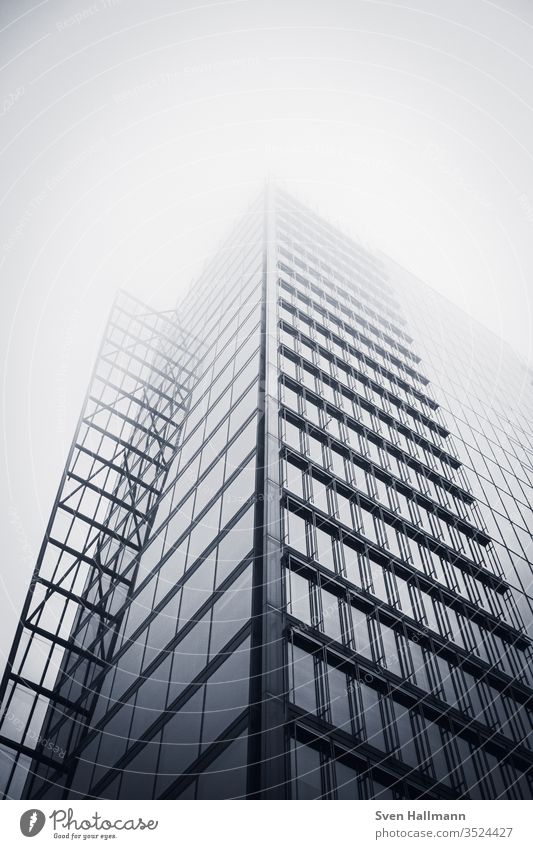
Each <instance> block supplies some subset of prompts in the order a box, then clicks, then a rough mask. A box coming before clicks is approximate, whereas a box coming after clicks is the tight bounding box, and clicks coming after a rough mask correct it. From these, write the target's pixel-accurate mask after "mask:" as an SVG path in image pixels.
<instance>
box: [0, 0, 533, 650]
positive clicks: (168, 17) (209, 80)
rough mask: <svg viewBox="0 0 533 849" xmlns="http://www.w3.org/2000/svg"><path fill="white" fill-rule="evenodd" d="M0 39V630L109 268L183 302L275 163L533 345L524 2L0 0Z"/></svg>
mask: <svg viewBox="0 0 533 849" xmlns="http://www.w3.org/2000/svg"><path fill="white" fill-rule="evenodd" d="M0 41H1V56H2V61H1V65H2V70H1V75H0V85H1V100H0V131H1V135H0V145H1V160H0V162H1V165H2V175H3V176H2V180H1V185H0V227H1V236H0V271H1V274H2V289H1V298H2V309H1V316H0V320H1V322H2V334H1V343H0V344H1V346H2V364H3V370H2V430H3V443H2V471H3V477H2V479H3V482H4V485H3V487H2V494H1V497H2V501H1V505H0V506H1V508H2V509H1V511H0V515H1V517H2V540H3V545H2V551H3V557H4V562H3V569H2V571H1V574H0V579H1V580H2V581H3V589H4V616H3V617H2V626H1V629H0V650H2V648H4V647H5V646H6V645H7V643H8V642H9V640H10V638H11V635H12V632H13V628H14V625H15V622H16V619H17V617H18V613H19V610H20V606H21V603H22V599H23V595H24V593H25V589H26V586H27V582H28V578H29V575H30V573H31V569H32V567H33V561H34V559H35V554H36V552H37V548H38V545H39V543H40V539H41V536H42V532H43V529H44V525H45V522H46V519H47V516H48V513H49V509H50V504H51V500H52V498H53V495H54V492H55V489H56V487H57V483H58V479H59V475H60V472H61V469H62V466H63V463H64V459H65V455H66V452H67V449H68V445H69V442H70V438H71V435H72V430H73V427H74V423H75V421H76V418H77V415H78V412H79V407H80V403H81V400H82V398H83V395H84V391H85V387H86V383H87V379H88V375H89V372H90V368H91V365H92V361H93V357H94V352H95V349H96V346H97V343H98V339H99V336H100V333H101V330H102V327H103V323H104V321H105V318H106V315H107V312H108V308H109V305H110V302H111V300H112V298H113V295H114V292H115V290H116V288H117V287H118V286H122V287H125V288H127V289H129V290H131V291H132V292H133V293H134V294H136V295H137V296H138V297H140V298H142V299H143V300H146V301H148V302H150V303H152V304H153V305H154V307H156V308H168V307H170V306H172V305H173V304H174V302H175V300H176V297H177V295H178V293H179V292H180V291H181V290H182V289H183V287H185V286H186V285H187V284H188V283H189V281H190V280H191V277H192V276H193V275H194V273H195V272H196V271H197V270H198V268H199V267H200V266H201V264H202V262H203V260H204V258H205V256H206V255H209V254H210V253H211V252H212V250H213V249H214V248H215V247H216V245H217V244H218V243H219V242H220V240H221V239H222V238H223V236H224V233H225V232H227V230H228V229H229V227H230V226H231V221H232V218H233V217H234V216H235V215H238V214H239V213H241V212H242V211H243V209H244V208H245V207H246V205H247V203H248V200H249V199H250V198H251V197H252V196H253V195H254V194H255V193H256V192H257V190H258V188H259V187H260V185H261V184H262V181H263V179H264V176H265V174H266V173H268V172H271V173H273V174H274V175H275V176H276V177H278V178H279V179H280V180H282V181H283V182H284V184H285V185H286V186H287V188H289V189H292V190H293V191H294V192H295V193H296V194H297V195H298V196H299V197H300V198H301V199H302V200H304V201H307V202H309V203H310V204H311V205H312V206H313V207H315V208H316V209H317V210H318V211H319V212H321V213H323V214H324V215H326V216H328V217H329V218H330V219H333V220H334V221H337V222H338V223H339V224H341V225H342V226H343V227H344V228H345V229H346V230H347V231H349V232H353V233H354V234H355V235H359V236H361V237H362V238H363V239H364V240H365V241H367V242H369V243H370V244H373V245H375V246H377V247H379V248H380V249H382V250H383V251H385V252H386V253H389V254H390V255H391V256H392V257H394V258H395V259H396V260H397V261H398V262H400V263H401V264H402V265H404V266H406V267H407V268H409V269H410V270H412V271H414V272H415V273H416V274H418V275H419V276H420V277H422V278H423V279H425V280H427V281H428V282H430V283H431V284H432V285H433V286H434V287H435V288H437V289H439V290H440V291H443V292H445V293H446V294H448V296H449V297H450V298H451V299H452V300H454V301H456V302H457V303H459V304H460V305H462V306H463V307H464V308H465V309H466V310H467V311H468V312H470V313H471V314H472V315H475V316H477V317H478V318H479V320H480V321H482V322H483V323H485V324H487V325H488V326H490V327H491V328H493V329H494V330H495V331H496V332H498V333H499V334H500V335H502V336H503V337H504V338H506V339H508V340H509V341H510V342H511V343H512V344H513V345H514V346H515V347H516V348H517V349H518V350H519V351H520V352H521V353H522V354H523V356H525V357H526V358H531V338H532V334H531V327H532V313H533V307H532V298H531V280H532V272H533V252H532V248H531V245H532V243H533V168H532V156H533V145H532V137H533V95H532V94H531V92H532V91H533V86H532V83H533V59H531V57H532V56H533V50H532V46H533V7H532V5H531V3H530V2H529V1H528V0H507V2H504V3H493V2H485V0H469V2H467V3H465V2H464V0H409V2H405V3H403V2H394V0H392V1H391V2H379V0H378V2H366V1H365V2H363V1H362V0H346V2H341V0H328V1H327V2H323V1H322V2H313V0H305V2H287V0H284V2H279V0H268V2H267V0H255V2H254V0H237V2H221V3H217V2H210V3H209V2H205V3H198V2H193V0H189V2H183V3H182V2H175V0H174V1H173V2H170V0H144V2H138V0H96V2H91V1H90V0H71V2H58V1H57V0H49V2H47V0H44V2H37V3H30V2H25V0H3V2H2V4H1V6H0Z"/></svg>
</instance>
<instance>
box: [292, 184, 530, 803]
mask: <svg viewBox="0 0 533 849" xmlns="http://www.w3.org/2000/svg"><path fill="white" fill-rule="evenodd" d="M277 242H278V263H277V264H278V272H279V277H278V293H279V361H278V362H279V380H280V409H281V431H280V439H281V442H282V481H283V490H282V504H283V513H284V518H283V528H284V531H283V533H284V544H285V552H284V557H283V560H284V566H285V570H286V572H285V585H286V603H287V623H288V628H289V632H290V637H289V655H288V661H287V663H288V671H289V705H290V706H289V715H290V716H291V717H292V720H293V726H292V732H291V737H292V739H291V743H290V747H291V778H292V793H293V795H294V796H296V797H297V798H317V797H321V798H400V799H401V798H420V797H423V798H440V799H442V798H458V797H459V798H489V799H491V798H526V799H527V798H530V797H531V792H532V788H531V784H530V783H529V782H528V775H529V779H530V777H531V765H532V760H531V756H532V753H531V748H532V742H531V707H532V703H531V687H532V684H533V680H532V673H531V648H530V643H529V641H528V639H527V636H526V626H528V625H530V623H531V608H530V606H529V605H528V602H527V599H526V596H525V594H524V588H525V586H524V585H525V582H527V580H528V577H527V576H528V575H530V564H529V563H528V560H527V557H528V546H530V540H531V536H530V534H529V533H528V532H527V530H526V528H527V524H526V521H527V520H526V519H525V517H526V516H527V511H528V508H527V506H526V502H527V500H528V496H527V492H526V491H525V490H523V489H521V488H520V487H519V484H518V481H517V482H516V483H517V485H516V487H515V489H513V490H511V484H508V485H507V486H506V487H505V491H506V493H507V508H508V509H507V523H506V524H505V526H504V522H505V520H504V518H503V513H504V511H503V510H502V509H501V507H500V512H499V513H497V515H496V514H495V513H494V507H493V505H494V506H495V505H496V504H501V503H502V502H503V501H504V498H503V497H502V498H501V499H500V500H499V501H498V502H496V501H494V500H493V492H492V491H491V490H490V489H489V487H490V485H491V484H490V483H489V480H488V479H492V481H495V480H496V481H498V482H499V480H500V479H499V478H498V477H497V472H498V471H499V467H498V466H497V465H496V464H497V463H498V459H496V460H495V459H494V454H496V449H495V450H494V452H492V451H490V452H489V450H488V442H483V441H482V440H483V436H482V435H481V434H482V433H483V431H485V433H488V434H490V435H491V436H492V439H493V441H494V442H496V444H498V442H499V443H500V444H502V442H503V443H504V444H505V446H506V447H507V445H508V442H504V440H503V439H495V437H494V435H493V434H494V433H495V431H492V430H490V419H491V417H492V415H493V414H492V411H493V404H494V397H495V396H497V394H498V388H495V385H494V382H493V379H492V378H493V372H492V371H491V368H490V365H488V362H487V360H486V359H485V350H484V346H483V345H482V344H481V342H482V341H485V344H486V340H483V339H482V337H483V335H484V333H483V331H482V330H481V329H479V331H478V328H477V327H475V326H474V325H473V324H472V323H471V324H470V332H469V333H468V334H467V335H466V336H465V328H464V326H462V325H461V321H459V316H458V313H459V311H458V310H454V308H452V307H451V306H450V308H449V310H448V312H447V313H445V312H443V311H442V310H440V303H439V304H438V305H436V304H435V303H434V302H433V299H432V295H431V292H430V290H427V289H426V287H424V286H423V285H422V284H419V283H417V281H414V280H411V279H409V277H408V275H407V274H406V273H405V272H403V271H402V270H401V269H398V268H396V267H395V266H393V264H392V263H390V262H388V261H387V260H386V259H381V258H380V257H377V256H373V255H371V254H369V253H367V252H366V251H364V250H363V249H361V248H360V247H358V246H356V245H354V244H353V243H351V242H349V241H348V240H346V239H343V238H342V236H340V235H339V234H338V233H336V232H335V231H333V230H332V229H330V228H329V227H328V226H327V225H325V224H324V223H323V222H320V221H319V220H317V219H316V218H315V217H314V216H313V215H311V214H309V213H308V212H307V211H306V210H305V209H304V208H303V207H301V206H300V205H299V204H296V203H295V202H294V201H291V200H290V199H289V198H287V197H284V198H283V201H282V203H281V209H280V211H279V213H278V227H277ZM408 294H409V297H408V296H407V295H408ZM435 300H437V299H436V298H435ZM441 300H442V299H441ZM436 306H437V307H438V308H437V309H435V307H436ZM436 317H438V318H436ZM406 319H409V324H406ZM439 322H440V324H439ZM464 323H465V318H464V317H463V319H462V324H463V325H464ZM436 324H438V325H439V329H440V334H438V335H436V334H435V333H434V332H433V331H434V326H435V325H436ZM408 327H409V329H411V327H413V331H412V332H414V336H415V339H416V340H417V341H418V339H419V336H422V335H423V337H424V340H425V346H424V348H425V350H424V352H425V353H426V352H427V351H429V352H431V354H432V362H436V368H433V369H432V376H433V375H434V377H435V385H433V383H432V384H430V383H429V381H428V376H427V374H426V370H425V363H424V364H422V363H421V362H420V359H419V356H418V354H419V352H420V349H419V348H418V346H417V344H416V343H413V341H412V339H411V338H410V336H409V335H408V333H407V328H408ZM422 328H424V330H422ZM454 330H455V332H453V331H454ZM478 332H479V337H480V339H479V341H480V347H479V348H478V347H477V342H478V337H477V335H475V336H474V338H472V333H475V334H477V333H478ZM487 335H489V334H487ZM441 337H446V338H447V340H448V344H447V347H446V349H445V350H446V351H447V355H448V356H447V357H446V356H445V357H443V355H442V348H441V346H440V345H439V344H438V343H439V342H440V341H441ZM458 342H459V343H461V344H459V346H458ZM465 349H466V351H467V353H470V351H471V349H474V351H475V352H476V354H475V356H476V357H477V361H474V360H473V359H471V360H470V361H468V362H467V363H465V361H464V359H462V355H464V353H465ZM500 358H503V357H502V353H501V352H500ZM452 361H453V364H454V368H453V370H452V369H451V368H450V364H451V362H452ZM489 362H490V361H489ZM465 365H466V366H468V367H469V371H468V374H469V384H470V385H468V386H467V387H466V388H465V387H464V379H463V383H462V384H461V377H462V376H463V375H464V373H465ZM500 372H501V373H502V380H501V383H502V385H506V386H507V390H506V396H504V398H503V401H501V402H500V406H501V407H502V408H503V410H502V416H503V419H504V421H505V425H503V427H504V428H505V429H506V430H507V432H508V423H507V422H508V417H507V416H506V415H505V409H506V402H507V400H508V398H509V394H512V392H513V389H512V388H511V389H509V387H515V385H516V381H517V379H519V376H520V374H521V369H520V368H519V367H518V363H516V362H513V360H512V359H510V358H509V357H508V358H507V360H506V361H505V362H504V363H503V364H500ZM511 373H513V381H511V382H510V383H509V384H506V381H507V379H508V378H509V377H510V374H511ZM444 376H446V377H447V378H448V380H447V381H446V382H445V381H444ZM478 378H479V381H480V384H481V389H480V390H478V391H477V392H476V393H475V394H474V397H478V398H479V396H481V399H480V400H479V402H478V404H476V403H475V402H473V401H472V399H470V401H469V398H470V389H471V388H472V386H471V384H473V385H476V383H477V381H478ZM450 384H453V388H452V386H451V385H450ZM456 384H459V385H460V387H461V388H462V389H463V391H462V392H460V391H458V390H457V386H456ZM443 386H445V387H446V388H447V389H448V394H447V395H445V396H443V397H444V398H445V400H447V401H448V405H449V414H446V413H447V411H446V410H442V409H441V407H440V403H439V405H438V404H437V401H436V398H437V397H438V398H439V402H440V397H441V396H442V391H441V390H442V387H443ZM524 392H525V393H526V394H528V402H529V404H531V389H530V381H529V386H527V388H526V389H525V390H524ZM483 395H484V397H483ZM452 397H453V401H452V400H449V399H451V398H452ZM465 404H466V405H467V406H469V407H470V408H472V407H473V408H476V409H477V410H478V411H479V407H480V406H481V405H483V412H482V413H481V414H482V415H484V420H483V421H484V425H483V426H482V427H480V425H479V424H478V422H479V421H480V419H479V418H476V414H475V413H474V414H473V415H470V413H466V411H465ZM513 407H514V408H515V410H516V408H517V405H516V398H515V403H514V405H513ZM450 414H451V415H450ZM464 419H467V421H469V422H470V423H471V426H472V419H474V420H475V422H476V424H475V425H473V426H474V428H476V425H477V433H476V439H475V440H473V439H472V438H471V437H470V439H469V436H468V435H467V427H468V426H467V425H466V424H465V425H463V420H464ZM449 422H455V423H456V424H455V427H453V432H454V434H455V433H458V434H460V438H461V439H462V440H464V441H463V443H462V446H461V443H460V442H459V440H458V439H457V438H454V437H452V436H451V435H450V434H451V432H452V425H450V424H449ZM527 427H528V424H527V412H526V411H525V410H524V408H522V412H519V411H517V412H516V430H515V431H514V437H515V438H514V442H515V443H519V444H521V445H524V448H523V449H519V450H518V452H516V451H515V452H513V458H514V460H515V463H514V466H511V465H510V461H509V462H507V463H506V464H505V465H506V469H507V471H508V473H509V476H510V477H512V476H513V474H516V471H517V470H519V469H520V463H519V462H518V457H519V458H521V459H522V462H524V463H526V469H527V467H528V466H529V463H530V458H529V459H528V455H527V453H526V451H527V448H528V447H529V440H528V438H527V436H526V435H525V432H524V429H525V428H527ZM479 431H481V434H480V433H479ZM499 432H500V433H501V432H502V425H500V430H499ZM471 433H472V431H470V434H471ZM466 443H468V444H469V447H468V449H467V448H466ZM472 446H476V448H475V449H474V450H472ZM476 449H477V452H478V453H477V454H475V453H474V452H475V450H476ZM485 455H486V457H487V458H488V457H490V458H491V459H490V460H487V461H486V465H485V464H484V459H485ZM517 455H518V457H517ZM501 462H502V461H501V460H500V464H501ZM492 466H495V467H496V471H495V472H492V474H487V473H486V472H485V477H483V471H482V470H486V469H487V468H489V471H492ZM478 469H479V472H480V474H479V477H478V471H477V470H478ZM526 469H524V471H523V472H522V474H521V475H519V480H522V481H525V480H528V478H527V471H526ZM486 479H487V480H486ZM485 484H486V485H485ZM492 485H493V486H496V483H493V484H492ZM513 494H515V495H516V497H518V495H519V494H521V499H520V504H522V505H523V507H524V512H523V513H522V512H521V511H520V507H519V504H518V503H517V504H516V506H515V507H513V504H514V495H513ZM529 503H531V501H529ZM489 505H490V506H489ZM516 511H518V515H519V516H520V517H521V519H522V520H521V521H520V519H519V518H517V517H516ZM513 521H514V524H513ZM495 527H497V528H500V527H501V528H502V530H501V532H499V533H495ZM504 527H505V529H504ZM530 527H531V525H530ZM511 528H512V530H511ZM518 541H520V543H521V546H520V547H518ZM519 558H521V559H519ZM529 558H530V559H531V548H530V547H529ZM512 564H513V565H512ZM519 571H520V572H521V581H519V580H518V574H517V573H518V572H519ZM529 588H530V584H529Z"/></svg>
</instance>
